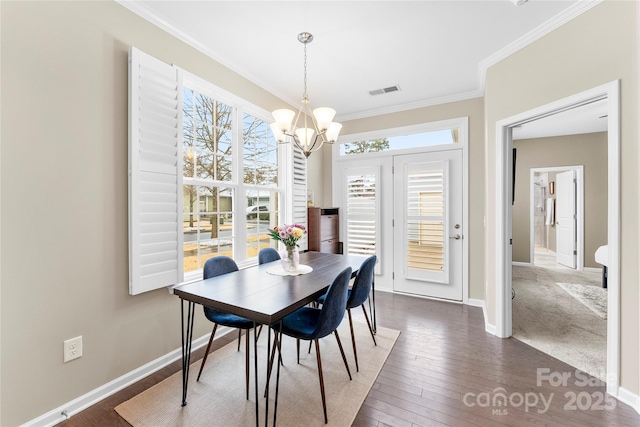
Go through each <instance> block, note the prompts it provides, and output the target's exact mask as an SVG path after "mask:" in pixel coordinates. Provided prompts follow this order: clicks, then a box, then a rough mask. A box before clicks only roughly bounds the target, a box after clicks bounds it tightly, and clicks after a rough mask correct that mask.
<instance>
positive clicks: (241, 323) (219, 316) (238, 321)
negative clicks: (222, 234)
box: [196, 255, 253, 399]
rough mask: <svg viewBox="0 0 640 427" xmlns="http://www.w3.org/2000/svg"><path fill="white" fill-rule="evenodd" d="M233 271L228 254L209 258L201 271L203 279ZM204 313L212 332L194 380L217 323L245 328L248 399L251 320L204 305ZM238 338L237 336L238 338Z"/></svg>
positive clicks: (233, 265)
mask: <svg viewBox="0 0 640 427" xmlns="http://www.w3.org/2000/svg"><path fill="white" fill-rule="evenodd" d="M233 271H238V266H237V264H236V262H235V261H234V260H233V259H231V258H229V257H228V256H224V255H219V256H216V257H213V258H209V259H208V260H207V262H205V264H204V270H203V271H202V277H203V279H209V278H211V277H216V276H221V275H223V274H227V273H231V272H233ZM203 308H204V315H205V317H206V318H207V319H209V320H210V321H211V322H213V332H211V338H209V344H208V345H207V350H206V351H205V353H204V357H203V358H202V365H201V366H200V371H199V372H198V378H197V379H196V381H199V380H200V375H201V374H202V369H203V368H204V364H205V363H206V361H207V356H208V355H209V350H210V348H211V343H212V342H213V338H214V336H215V334H216V329H217V328H218V325H222V326H228V327H231V328H238V330H239V331H241V330H242V329H244V330H246V331H247V333H246V334H245V336H246V342H247V345H246V350H245V351H246V353H247V354H246V357H245V365H246V368H245V377H246V389H247V399H249V330H250V329H252V328H253V322H252V321H251V320H249V319H245V318H244V317H240V316H236V315H234V314H230V313H225V312H223V311H219V310H216V309H213V308H211V307H206V306H204V307H203ZM238 339H239V338H238Z"/></svg>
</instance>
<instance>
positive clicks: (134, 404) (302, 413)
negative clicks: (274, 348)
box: [115, 319, 400, 427]
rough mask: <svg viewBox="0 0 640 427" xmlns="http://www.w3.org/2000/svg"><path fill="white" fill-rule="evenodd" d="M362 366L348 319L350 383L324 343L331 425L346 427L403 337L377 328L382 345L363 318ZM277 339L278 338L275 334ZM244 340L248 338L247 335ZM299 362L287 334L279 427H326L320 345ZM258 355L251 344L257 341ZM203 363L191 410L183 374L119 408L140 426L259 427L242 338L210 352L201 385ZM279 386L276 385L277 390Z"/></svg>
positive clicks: (192, 379)
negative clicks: (247, 382) (247, 391)
mask: <svg viewBox="0 0 640 427" xmlns="http://www.w3.org/2000/svg"><path fill="white" fill-rule="evenodd" d="M354 329H355V336H356V345H357V349H358V363H359V366H360V371H359V372H356V369H355V362H354V358H353V350H352V346H351V338H350V331H349V322H348V320H347V319H345V320H344V321H343V322H342V324H341V325H340V328H339V329H338V332H339V334H340V338H341V342H342V347H343V348H344V350H345V354H346V356H347V361H348V362H349V368H350V369H351V375H352V377H353V379H352V380H351V381H350V380H349V377H348V375H347V371H346V369H345V367H344V363H343V361H342V358H341V356H340V351H339V349H338V345H337V343H336V339H335V337H333V336H328V337H325V338H323V339H321V340H320V353H321V356H322V369H323V374H324V383H325V392H326V398H327V414H328V418H329V423H328V424H327V425H329V426H348V425H351V424H352V422H353V420H354V419H355V417H356V415H357V413H358V410H359V409H360V406H361V405H362V403H363V402H364V399H365V398H366V396H367V394H368V393H369V390H370V389H371V387H372V386H373V383H374V382H375V379H376V378H377V376H378V373H379V372H380V370H381V369H382V365H383V364H384V362H385V361H386V359H387V357H388V356H389V353H390V352H391V349H392V347H393V345H394V344H395V342H396V340H397V338H398V336H399V334H400V332H399V331H395V330H391V329H386V328H382V327H378V332H377V335H376V341H377V343H378V345H377V346H374V345H373V341H372V339H371V336H370V334H369V331H368V329H367V325H366V323H364V321H362V322H358V321H355V320H354ZM264 332H265V331H263V333H262V334H261V335H260V339H259V343H258V380H259V400H260V424H261V425H263V424H264V410H265V408H264V407H265V399H264V398H263V397H262V396H263V392H264V383H265V377H266V375H265V373H266V370H265V367H266V335H267V334H266V333H264ZM272 337H273V336H272ZM243 340H244V335H243ZM301 344H302V345H301V355H300V364H297V363H296V345H295V339H293V338H289V337H285V339H284V340H283V344H282V355H283V360H284V366H282V367H281V370H280V386H279V397H278V411H277V425H279V426H321V425H325V424H324V416H323V412H322V400H321V395H320V386H319V381H318V371H317V364H316V355H315V347H313V349H312V351H311V353H310V354H309V353H307V350H308V348H309V347H308V343H307V342H304V341H303V342H302V343H301ZM251 346H252V347H251V349H252V351H253V343H251ZM200 363H201V361H200V360H198V361H196V362H195V363H193V364H192V365H191V368H190V370H189V388H188V393H187V406H185V407H182V406H181V399H182V372H178V373H176V374H174V375H173V376H171V377H169V378H167V379H166V380H164V381H162V382H160V383H158V384H156V385H155V386H153V387H151V388H149V389H147V390H145V391H144V392H142V393H140V394H139V395H137V396H135V397H133V398H132V399H130V400H128V401H126V402H124V403H122V404H121V405H119V406H117V407H116V408H115V410H116V411H117V412H118V414H120V416H122V417H123V418H124V419H125V420H126V421H127V422H128V423H130V424H131V425H133V426H134V427H146V426H148V427H160V426H171V427H178V426H184V427H187V426H249V425H255V397H254V396H255V391H254V388H253V387H254V377H253V375H254V371H253V366H254V365H253V363H254V359H253V353H252V354H251V378H250V381H251V389H250V396H249V400H246V396H245V373H244V371H245V354H244V342H243V343H242V346H241V351H237V341H234V342H232V343H230V344H228V345H226V346H225V347H223V348H221V349H220V350H217V351H215V352H214V353H212V354H211V355H210V356H209V358H208V360H207V363H206V365H205V368H204V371H203V372H202V376H201V377H200V381H198V382H196V377H197V375H198V370H199V369H200ZM274 390H275V387H272V388H271V393H273V391H274ZM273 403H274V402H273V395H272V396H271V398H270V399H269V415H270V418H271V420H270V422H269V423H270V424H271V423H272V422H273V418H272V415H273Z"/></svg>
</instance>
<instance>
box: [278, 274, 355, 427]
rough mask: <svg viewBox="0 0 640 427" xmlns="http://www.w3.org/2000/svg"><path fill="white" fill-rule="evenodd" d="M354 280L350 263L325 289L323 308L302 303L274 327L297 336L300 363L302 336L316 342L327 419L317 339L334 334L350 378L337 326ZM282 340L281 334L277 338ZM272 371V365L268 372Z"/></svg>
mask: <svg viewBox="0 0 640 427" xmlns="http://www.w3.org/2000/svg"><path fill="white" fill-rule="evenodd" d="M350 280H351V267H347V268H346V269H345V270H343V271H342V272H341V273H340V274H338V275H337V276H336V277H335V279H334V280H333V282H332V283H331V286H329V290H328V291H327V293H326V298H325V300H324V304H323V305H322V308H313V307H302V308H299V309H298V310H296V311H294V312H293V313H291V314H290V315H288V316H286V317H285V318H284V319H282V324H281V326H279V325H278V324H276V325H273V326H272V328H273V329H274V330H276V332H277V331H278V329H279V328H281V329H282V331H281V332H282V334H284V335H288V336H290V337H294V338H296V341H297V348H298V363H300V340H309V341H314V342H315V345H316V360H317V363H318V377H319V379H320V393H321V395H322V409H323V411H324V422H325V424H326V423H327V422H328V418H327V403H326V399H325V393H324V379H323V376H322V359H321V357H320V345H319V343H318V340H319V339H320V338H323V337H326V336H327V335H331V334H334V335H335V337H336V341H337V342H338V347H339V348H340V354H341V355H342V361H343V362H344V366H345V367H346V368H347V373H348V374H349V379H350V380H351V371H350V370H349V365H348V363H347V358H346V357H345V355H344V350H343V349H342V343H341V342H340V336H339V335H338V331H337V329H338V326H340V322H342V319H343V318H344V311H345V307H346V304H347V290H348V289H349V281H350ZM278 340H279V341H280V342H282V336H280V338H278ZM271 364H273V358H271ZM270 372H271V368H269V370H268V373H270Z"/></svg>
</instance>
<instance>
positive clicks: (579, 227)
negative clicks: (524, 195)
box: [529, 165, 584, 271]
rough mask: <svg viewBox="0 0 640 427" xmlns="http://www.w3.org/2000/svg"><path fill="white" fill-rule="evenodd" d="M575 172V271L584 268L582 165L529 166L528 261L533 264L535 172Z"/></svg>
mask: <svg viewBox="0 0 640 427" xmlns="http://www.w3.org/2000/svg"><path fill="white" fill-rule="evenodd" d="M570 170H573V171H575V172H576V216H577V219H576V252H577V255H576V271H583V270H584V166H583V165H577V166H549V167H543V168H531V169H530V180H529V196H530V201H529V263H530V264H531V265H535V254H534V251H535V243H536V242H535V227H534V214H535V206H534V194H533V193H534V187H535V184H534V180H535V174H537V173H545V172H565V171H570Z"/></svg>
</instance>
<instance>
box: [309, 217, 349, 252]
mask: <svg viewBox="0 0 640 427" xmlns="http://www.w3.org/2000/svg"><path fill="white" fill-rule="evenodd" d="M307 221H308V224H309V229H308V230H307V239H308V242H309V246H308V247H309V250H310V251H317V252H327V253H332V254H339V253H341V251H340V242H339V233H338V232H339V230H340V216H339V215H338V208H308V211H307Z"/></svg>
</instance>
